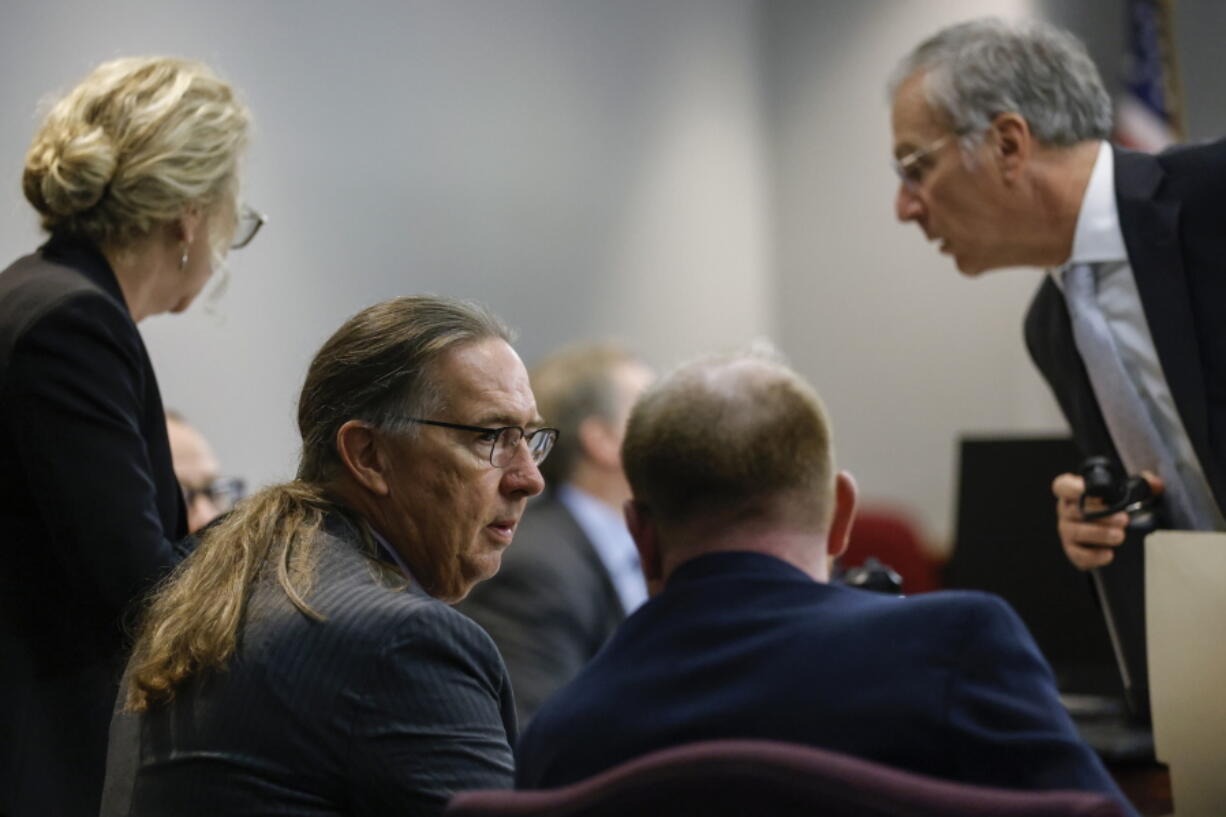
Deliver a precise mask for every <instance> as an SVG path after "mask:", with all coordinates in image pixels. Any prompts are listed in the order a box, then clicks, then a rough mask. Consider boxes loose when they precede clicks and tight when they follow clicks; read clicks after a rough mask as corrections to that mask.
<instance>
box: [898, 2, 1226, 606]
mask: <svg viewBox="0 0 1226 817" xmlns="http://www.w3.org/2000/svg"><path fill="white" fill-rule="evenodd" d="M890 92H891V95H892V98H893V131H894V155H895V157H896V162H895V169H896V170H897V172H898V175H899V178H900V185H899V188H898V193H897V196H896V199H895V207H896V210H897V215H898V219H899V220H900V221H903V222H914V223H915V224H916V226H918V227H919V228H920V230H921V231H923V233H924V236H925V237H926V238H927V239H928V240H929V241H934V242H937V243H938V245H939V248H940V251H941V252H942V253H946V254H948V255H950V256H952V257H953V259H954V262H955V264H956V265H957V267H958V269H959V270H961V271H962V273H963V274H965V275H968V276H975V275H979V274H980V273H982V272H985V271H987V270H992V269H997V268H1000V267H1016V266H1035V267H1045V268H1047V270H1048V273H1049V274H1048V276H1047V277H1046V278H1045V279H1044V281H1043V284H1042V286H1041V287H1040V289H1039V292H1038V294H1037V296H1036V297H1035V299H1034V302H1033V304H1032V305H1031V307H1030V311H1029V314H1028V315H1027V317H1026V341H1027V345H1028V346H1029V349H1030V353H1031V355H1032V357H1033V358H1034V360H1035V362H1036V364H1037V365H1038V367H1039V369H1040V370H1041V372H1042V373H1043V375H1044V377H1045V378H1046V379H1047V381H1048V382H1049V384H1050V385H1051V387H1052V389H1053V391H1054V392H1055V394H1056V398H1057V400H1058V401H1059V403H1060V407H1061V409H1062V410H1063V412H1064V414H1065V417H1066V418H1067V419H1068V422H1069V425H1070V426H1071V427H1072V431H1073V435H1074V437H1075V438H1076V440H1077V442H1078V444H1079V446H1080V447H1081V448H1082V450H1083V452H1084V453H1085V454H1086V455H1087V456H1088V455H1104V456H1109V457H1113V458H1116V459H1118V460H1120V461H1122V463H1123V465H1124V466H1125V467H1126V468H1127V470H1128V471H1130V472H1132V473H1139V472H1148V473H1149V474H1150V476H1151V477H1155V476H1156V477H1157V478H1151V480H1150V481H1151V484H1152V486H1153V487H1154V488H1156V489H1159V490H1163V492H1164V496H1163V500H1164V502H1163V504H1164V505H1165V512H1166V520H1167V522H1168V523H1169V525H1170V527H1173V528H1180V529H1189V530H1222V529H1223V527H1224V526H1226V523H1224V522H1223V517H1222V511H1221V509H1222V508H1223V507H1226V444H1223V439H1226V436H1224V435H1226V389H1223V388H1222V387H1221V384H1222V383H1226V353H1223V351H1222V350H1223V343H1226V334H1224V333H1223V331H1222V327H1223V326H1224V325H1226V275H1224V274H1223V273H1224V272H1226V230H1223V229H1222V224H1223V223H1224V221H1226V204H1224V203H1223V202H1226V141H1218V142H1214V143H1211V144H1204V145H1199V146H1196V147H1190V148H1180V149H1177V150H1172V151H1169V152H1167V153H1164V154H1162V155H1159V156H1151V155H1147V154H1141V153H1134V152H1131V151H1127V150H1123V149H1120V148H1116V147H1114V146H1112V145H1111V144H1109V143H1108V142H1107V141H1106V140H1107V137H1108V135H1109V134H1110V132H1111V126H1112V116H1111V102H1110V98H1109V97H1108V95H1107V92H1106V90H1105V89H1104V88H1103V85H1102V81H1101V79H1100V78H1099V75H1098V71H1097V69H1096V68H1095V67H1094V64H1093V63H1092V62H1091V60H1090V58H1089V56H1088V55H1087V54H1086V51H1085V48H1084V46H1083V45H1082V44H1081V43H1080V42H1079V41H1078V40H1077V39H1076V38H1075V37H1073V36H1072V35H1071V34H1069V33H1067V32H1064V31H1061V30H1058V29H1055V28H1053V27H1051V26H1049V25H1046V24H1042V23H1038V22H1031V23H1023V24H1007V23H1004V22H1001V21H998V20H975V21H972V22H967V23H962V24H959V25H955V26H951V27H949V28H946V29H944V30H942V31H940V32H938V33H937V34H935V35H934V36H932V37H931V38H929V39H928V40H926V41H925V42H923V43H921V44H920V45H919V46H917V47H916V48H915V50H913V51H912V52H911V53H910V54H909V55H907V56H906V57H905V58H904V59H903V60H902V62H901V63H900V64H899V66H898V67H897V69H896V70H895V74H894V79H893V81H892V83H891V86H890ZM1053 491H1054V493H1055V495H1056V498H1057V513H1058V526H1059V532H1060V539H1061V542H1062V543H1063V546H1064V550H1065V553H1066V554H1067V556H1068V558H1069V560H1070V561H1071V562H1072V563H1073V564H1074V565H1076V566H1077V567H1079V568H1081V569H1087V568H1093V567H1099V566H1102V565H1105V564H1108V563H1110V562H1111V561H1112V559H1113V556H1114V548H1115V547H1117V546H1119V545H1120V544H1121V543H1122V542H1123V541H1124V528H1125V526H1126V524H1127V522H1128V518H1127V516H1126V515H1125V514H1124V513H1116V514H1114V515H1110V516H1107V517H1106V518H1102V519H1097V520H1093V521H1089V520H1087V519H1085V518H1084V516H1083V512H1082V507H1081V505H1082V497H1083V493H1084V484H1083V481H1082V479H1081V478H1080V477H1078V476H1075V475H1073V474H1063V475H1061V476H1059V477H1057V478H1056V480H1055V482H1054V484H1053ZM1138 603H1139V602H1138Z"/></svg>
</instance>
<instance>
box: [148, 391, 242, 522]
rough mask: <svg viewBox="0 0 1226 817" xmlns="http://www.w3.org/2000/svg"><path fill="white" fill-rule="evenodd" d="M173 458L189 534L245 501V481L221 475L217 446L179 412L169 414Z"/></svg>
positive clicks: (167, 428)
mask: <svg viewBox="0 0 1226 817" xmlns="http://www.w3.org/2000/svg"><path fill="white" fill-rule="evenodd" d="M166 433H167V434H168V435H169V436H170V458H171V460H173V461H174V467H175V478H176V479H178V480H179V487H180V488H182V489H183V498H184V500H185V501H186V504H187V531H188V533H195V532H196V531H198V530H200V529H201V528H203V527H204V526H205V525H207V524H209V523H210V522H212V521H213V520H214V519H216V518H217V517H218V516H219V515H221V514H223V513H225V512H226V511H228V510H230V508H232V507H233V506H234V503H235V502H237V501H238V500H240V499H242V497H243V491H244V488H245V485H244V484H243V481H242V480H241V479H237V478H233V477H223V476H221V467H220V465H219V464H218V462H217V455H216V454H214V453H213V447H212V446H211V445H209V441H208V440H206V439H205V438H204V435H203V434H201V433H200V432H199V431H198V430H196V429H195V428H192V426H191V425H189V424H188V422H187V420H186V419H185V418H184V417H183V415H182V414H180V413H179V412H177V411H174V410H172V409H168V410H167V411H166Z"/></svg>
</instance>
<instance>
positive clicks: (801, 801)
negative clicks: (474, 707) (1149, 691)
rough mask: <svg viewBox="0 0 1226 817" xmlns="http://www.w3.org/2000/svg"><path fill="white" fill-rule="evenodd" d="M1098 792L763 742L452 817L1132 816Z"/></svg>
mask: <svg viewBox="0 0 1226 817" xmlns="http://www.w3.org/2000/svg"><path fill="white" fill-rule="evenodd" d="M1125 814H1127V812H1126V811H1125V810H1124V809H1123V807H1122V806H1121V805H1119V804H1118V803H1116V802H1115V801H1114V800H1113V799H1111V798H1110V797H1108V796H1106V795H1103V794H1098V793H1092V792H1074V791H1046V792H1036V791H1013V790H1007V789H995V788H986V787H983V786H972V785H968V784H965V783H951V782H948V781H944V780H937V779H935V778H930V777H925V776H923V775H918V774H914V773H911V772H905V771H901V770H899V769H893V768H889V767H887V766H882V765H880V764H877V763H872V762H869V761H867V760H862V759H860V758H855V757H850V756H847V755H841V754H837V753H835V752H829V751H826V750H824V749H816V748H813V747H810V746H799V745H795V744H790V743H778V742H774V741H762V740H716V741H706V742H702V743H691V744H688V745H685V746H678V747H674V748H670V749H663V750H660V751H657V752H652V753H651V754H648V755H644V756H643V757H640V758H637V759H635V760H631V761H628V762H626V763H623V764H621V765H620V766H617V767H615V768H613V769H610V770H608V771H606V772H603V773H601V774H598V775H596V776H594V777H591V778H589V779H587V780H584V781H582V782H579V783H575V784H574V785H571V786H566V787H563V788H559V789H549V790H541V791H474V792H464V793H461V794H458V795H456V796H455V797H454V798H453V799H452V800H451V802H450V803H449V804H448V806H447V811H446V817H639V816H640V815H642V816H643V817H653V815H661V817H663V816H664V815H668V816H669V817H685V816H686V815H695V817H697V815H703V817H733V815H736V817H742V815H754V817H756V816H757V815H770V816H771V817H793V816H794V817H800V816H801V815H804V817H971V815H975V817H1124V815H1125Z"/></svg>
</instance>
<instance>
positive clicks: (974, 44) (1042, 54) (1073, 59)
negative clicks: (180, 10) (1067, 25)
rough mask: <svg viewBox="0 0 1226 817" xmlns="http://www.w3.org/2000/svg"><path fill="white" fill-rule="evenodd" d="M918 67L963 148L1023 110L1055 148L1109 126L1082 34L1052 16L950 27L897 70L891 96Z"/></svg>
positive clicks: (1106, 101)
mask: <svg viewBox="0 0 1226 817" xmlns="http://www.w3.org/2000/svg"><path fill="white" fill-rule="evenodd" d="M918 72H923V73H924V79H923V83H924V93H925V97H926V98H927V100H928V103H929V104H930V105H931V106H932V107H933V109H934V110H936V111H937V112H939V113H941V114H944V115H945V117H947V118H948V120H949V123H950V126H951V128H952V129H953V132H954V133H956V134H957V135H958V136H960V137H962V138H963V146H964V148H966V147H970V146H971V145H973V144H974V143H976V142H977V141H978V140H979V139H980V138H981V137H982V134H983V133H984V132H985V131H987V129H988V127H989V126H991V124H992V120H993V119H994V118H995V117H996V116H997V115H999V114H1002V113H1017V114H1020V115H1021V116H1022V117H1023V118H1025V120H1026V123H1027V124H1028V125H1029V126H1030V130H1031V131H1032V132H1033V133H1034V135H1035V137H1036V138H1037V139H1038V140H1039V142H1040V143H1041V144H1044V145H1049V146H1053V147H1067V146H1070V145H1073V144H1076V143H1077V142H1082V141H1086V140H1090V139H1105V138H1106V137H1107V136H1108V135H1109V134H1110V133H1111V122H1112V119H1111V98H1110V96H1109V95H1108V94H1107V91H1106V89H1105V88H1104V87H1103V83H1102V78H1101V77H1100V76H1099V73H1098V68H1097V67H1095V65H1094V62H1093V61H1092V60H1091V59H1090V55H1089V54H1088V53H1086V49H1085V46H1084V45H1083V44H1082V42H1081V41H1080V40H1078V39H1077V38H1076V37H1075V36H1073V35H1072V34H1070V33H1069V32H1067V31H1064V30H1062V29H1059V28H1056V27H1055V26H1052V25H1050V24H1048V23H1044V22H1041V21H1037V20H1031V21H1026V22H1021V23H1015V24H1010V23H1006V22H1004V21H1003V20H999V19H996V18H984V19H980V20H971V21H970V22H966V23H959V24H957V25H953V26H949V27H947V28H944V29H942V30H941V31H939V32H937V33H936V34H935V35H933V36H932V37H929V38H928V39H927V40H925V41H924V42H922V43H920V44H919V45H918V46H917V47H916V48H915V50H913V51H912V52H911V53H910V54H908V55H907V56H906V57H905V58H904V59H903V60H902V61H901V62H900V63H899V64H898V66H897V68H895V69H894V73H893V75H892V76H891V79H890V84H889V92H890V96H891V97H893V96H894V94H895V93H897V91H898V88H899V86H900V85H902V83H903V82H905V81H906V80H907V79H908V78H909V77H911V76H912V75H914V74H916V73H918Z"/></svg>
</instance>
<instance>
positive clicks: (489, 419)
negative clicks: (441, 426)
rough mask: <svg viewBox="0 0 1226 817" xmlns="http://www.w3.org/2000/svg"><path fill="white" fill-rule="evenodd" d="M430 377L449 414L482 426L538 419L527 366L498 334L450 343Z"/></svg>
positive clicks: (528, 422) (536, 422) (529, 422)
mask: <svg viewBox="0 0 1226 817" xmlns="http://www.w3.org/2000/svg"><path fill="white" fill-rule="evenodd" d="M434 379H435V383H436V384H437V385H438V389H439V396H440V397H441V398H442V403H443V406H444V411H446V412H447V413H448V414H449V415H450V416H449V418H448V419H449V420H452V421H454V422H462V423H466V424H471V425H482V426H504V425H517V426H531V425H539V424H540V417H538V416H537V410H536V398H535V397H534V396H533V394H532V386H531V384H530V383H529V380H528V371H527V369H525V368H524V364H523V361H522V360H520V359H519V355H518V354H516V353H515V350H514V349H512V348H511V346H510V344H508V343H507V342H506V341H504V340H502V339H501V338H487V339H484V340H479V341H474V342H472V343H467V344H464V345H463V346H459V347H457V348H455V349H451V350H450V351H448V352H447V353H445V354H444V355H443V356H442V357H441V358H440V359H439V360H438V361H437V363H436V364H435V378H434Z"/></svg>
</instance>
